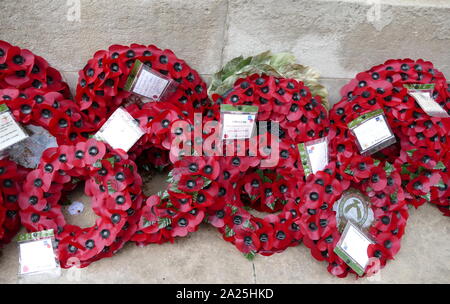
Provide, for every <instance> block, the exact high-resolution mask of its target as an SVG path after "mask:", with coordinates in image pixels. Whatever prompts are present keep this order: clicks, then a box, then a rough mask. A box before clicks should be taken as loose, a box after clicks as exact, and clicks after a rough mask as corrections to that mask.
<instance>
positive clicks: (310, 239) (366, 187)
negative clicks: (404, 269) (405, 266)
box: [297, 155, 408, 277]
mask: <svg viewBox="0 0 450 304" xmlns="http://www.w3.org/2000/svg"><path fill="white" fill-rule="evenodd" d="M342 168H345V172H346V173H345V174H344V175H341V174H340V171H341V170H340V169H342ZM350 189H352V190H356V191H359V192H360V193H361V194H362V195H363V196H364V197H366V199H367V201H368V202H369V206H368V207H369V208H368V209H367V210H369V212H370V210H371V213H372V215H371V217H372V219H371V220H370V221H367V222H362V221H361V223H360V224H361V225H364V231H366V232H367V234H368V235H369V236H370V237H371V239H372V240H373V244H372V245H369V246H368V257H369V259H371V260H370V263H369V265H367V268H366V269H365V273H366V274H374V273H376V272H377V271H378V270H379V269H380V268H382V267H384V266H385V264H386V261H387V260H390V259H393V258H394V256H395V255H396V254H397V252H398V251H399V250H400V239H401V238H402V236H403V234H404V232H405V226H406V222H407V219H408V207H407V205H406V202H405V192H404V190H403V189H402V187H401V175H400V172H399V171H398V170H397V168H395V167H394V166H393V165H391V164H390V163H389V162H381V161H378V160H374V159H373V158H371V157H362V156H359V155H355V156H354V158H353V159H351V160H350V159H349V160H346V161H345V162H344V163H339V162H331V163H330V164H329V165H328V166H327V168H326V169H325V170H324V171H320V172H318V173H317V174H315V175H311V176H309V177H308V180H307V183H306V185H305V186H303V187H302V188H301V189H300V198H301V199H300V203H299V214H301V217H300V220H299V221H298V222H297V224H298V225H299V227H300V231H301V233H302V234H303V243H304V244H305V245H306V246H307V247H308V248H309V249H310V250H311V254H312V255H313V257H314V258H315V259H317V260H319V261H326V262H328V263H329V265H328V271H329V272H330V273H331V274H333V275H335V276H338V277H346V276H347V274H348V273H355V271H353V270H352V269H351V268H350V267H349V266H348V265H347V264H346V262H345V261H344V260H343V259H341V258H340V257H339V256H338V255H337V254H336V253H335V251H334V250H335V247H336V245H337V243H338V241H339V240H340V238H341V228H339V227H342V226H340V225H344V224H345V221H346V220H348V219H346V218H345V214H344V212H342V213H340V212H339V211H337V208H336V207H337V204H338V203H339V200H340V199H341V198H342V197H343V196H344V195H345V191H348V190H350ZM344 207H347V208H353V207H358V210H357V211H358V213H359V212H360V209H362V208H360V207H359V206H358V205H357V206H351V205H344ZM344 210H345V209H344ZM366 214H367V213H366ZM357 217H359V219H364V220H366V218H364V217H363V212H361V214H358V215H357ZM367 218H369V217H367ZM338 221H340V222H341V223H338Z"/></svg>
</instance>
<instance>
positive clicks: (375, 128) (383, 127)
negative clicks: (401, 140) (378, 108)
mask: <svg viewBox="0 0 450 304" xmlns="http://www.w3.org/2000/svg"><path fill="white" fill-rule="evenodd" d="M353 132H354V134H355V136H356V138H357V139H358V142H359V144H360V146H361V150H362V151H365V150H367V149H369V148H371V147H373V146H375V145H376V144H378V143H381V142H383V141H384V140H386V139H388V138H390V137H392V132H391V130H390V129H389V126H388V124H387V122H386V120H385V118H384V115H383V114H380V115H377V116H375V117H372V118H370V119H368V120H366V121H364V122H363V123H362V124H360V125H359V126H357V127H355V128H354V129H353Z"/></svg>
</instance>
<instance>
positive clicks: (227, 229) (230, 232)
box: [225, 225, 236, 237]
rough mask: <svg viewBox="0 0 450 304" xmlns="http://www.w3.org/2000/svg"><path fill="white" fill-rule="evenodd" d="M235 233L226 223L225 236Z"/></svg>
mask: <svg viewBox="0 0 450 304" xmlns="http://www.w3.org/2000/svg"><path fill="white" fill-rule="evenodd" d="M235 234H236V233H235V232H234V231H233V229H231V228H230V227H228V225H226V226H225V236H226V237H232V236H233V235H235Z"/></svg>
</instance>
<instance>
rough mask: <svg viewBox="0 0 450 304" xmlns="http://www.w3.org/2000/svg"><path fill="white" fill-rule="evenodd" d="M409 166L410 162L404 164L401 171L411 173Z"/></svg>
mask: <svg viewBox="0 0 450 304" xmlns="http://www.w3.org/2000/svg"><path fill="white" fill-rule="evenodd" d="M408 166H409V164H403V165H402V171H401V174H408V175H409V174H411V172H410V171H409V170H408Z"/></svg>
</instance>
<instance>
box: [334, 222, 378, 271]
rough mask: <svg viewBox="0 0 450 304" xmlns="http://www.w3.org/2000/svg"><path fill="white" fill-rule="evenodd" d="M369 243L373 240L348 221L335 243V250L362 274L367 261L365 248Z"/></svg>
mask: <svg viewBox="0 0 450 304" xmlns="http://www.w3.org/2000/svg"><path fill="white" fill-rule="evenodd" d="M371 244H373V241H371V240H370V239H369V238H368V237H367V236H366V235H364V233H362V231H361V230H359V229H358V228H357V227H356V226H354V225H353V224H352V223H351V222H348V223H347V226H346V227H345V230H344V233H343V234H342V236H341V239H340V240H339V243H338V244H337V245H336V248H335V252H336V253H337V254H338V255H339V257H341V258H342V259H343V260H344V262H346V263H347V264H348V265H349V266H350V267H352V269H353V270H355V271H356V272H357V273H358V274H359V275H362V274H364V270H365V268H366V266H367V264H368V263H369V256H368V254H367V249H368V248H369V245H371Z"/></svg>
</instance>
